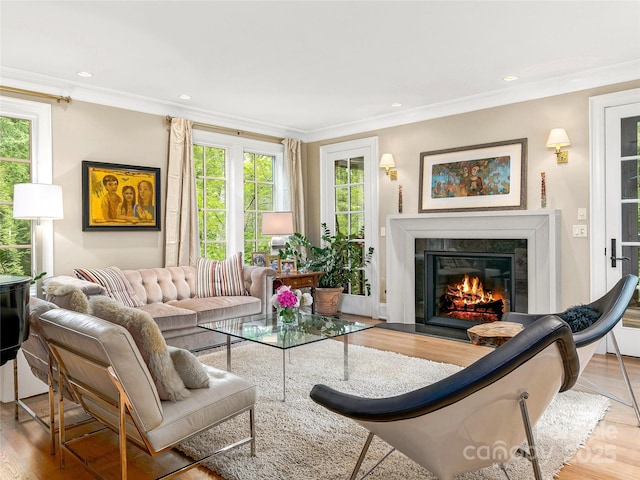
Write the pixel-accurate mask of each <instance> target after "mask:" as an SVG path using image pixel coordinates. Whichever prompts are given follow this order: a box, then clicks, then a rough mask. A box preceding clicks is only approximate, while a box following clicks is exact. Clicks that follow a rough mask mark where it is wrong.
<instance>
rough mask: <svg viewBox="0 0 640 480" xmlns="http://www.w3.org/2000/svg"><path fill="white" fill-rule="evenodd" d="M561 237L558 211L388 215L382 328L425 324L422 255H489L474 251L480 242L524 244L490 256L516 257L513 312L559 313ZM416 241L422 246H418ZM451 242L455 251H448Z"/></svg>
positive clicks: (451, 249) (479, 249)
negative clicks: (384, 301)
mask: <svg viewBox="0 0 640 480" xmlns="http://www.w3.org/2000/svg"><path fill="white" fill-rule="evenodd" d="M560 231H561V228H560V211H559V210H551V209H550V210H505V211H487V212H477V211H476V212H443V213H429V214H402V215H389V216H387V228H386V242H387V250H386V255H387V258H386V266H387V271H386V283H385V290H386V294H387V296H386V303H385V304H384V307H383V308H384V309H383V310H382V311H381V316H382V317H383V318H386V319H387V323H404V324H413V325H418V324H417V323H416V322H419V321H422V322H424V318H425V314H424V308H425V301H424V280H425V273H424V268H425V267H424V252H425V251H426V250H431V251H432V250H436V251H438V250H439V251H444V252H446V251H457V252H463V251H464V252H467V253H468V252H482V253H489V252H488V251H486V250H484V249H482V248H478V247H477V246H475V245H473V242H472V240H473V239H484V242H485V243H487V244H488V243H489V241H491V242H494V244H495V242H501V241H505V240H511V241H518V242H524V243H523V244H522V248H520V247H518V248H517V250H516V249H515V248H514V250H513V251H511V252H507V251H506V250H505V249H504V248H503V246H501V245H498V249H497V250H493V252H494V253H514V254H515V266H514V272H515V273H514V277H515V289H516V291H517V293H516V297H515V299H514V300H513V303H512V305H511V308H512V310H513V311H516V312H528V313H546V312H554V311H559V310H560V307H561V305H560V304H561V302H560V299H561V291H560V290H561V282H560V263H561V262H560ZM446 239H448V240H446ZM418 240H422V241H424V242H425V243H423V244H420V243H418ZM452 241H456V242H458V245H453V244H452V243H451V242H452ZM463 246H464V247H465V248H464V249H463V248H462V247H463ZM494 246H495V245H494ZM525 255H526V256H525ZM416 260H418V261H416ZM521 291H522V293H521ZM525 291H526V293H524V292H525ZM420 317H422V320H419V319H420Z"/></svg>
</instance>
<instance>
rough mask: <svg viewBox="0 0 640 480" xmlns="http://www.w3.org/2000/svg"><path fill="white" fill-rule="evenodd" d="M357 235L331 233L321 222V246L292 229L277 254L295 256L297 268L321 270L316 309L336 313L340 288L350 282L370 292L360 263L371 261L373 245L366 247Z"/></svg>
mask: <svg viewBox="0 0 640 480" xmlns="http://www.w3.org/2000/svg"><path fill="white" fill-rule="evenodd" d="M357 238H361V237H356V236H355V235H345V234H343V233H341V232H338V233H337V234H335V235H332V234H331V232H330V231H329V229H328V228H327V225H326V224H325V223H323V224H322V237H321V240H322V241H321V246H316V245H313V244H312V243H311V242H310V241H309V239H308V238H307V237H305V236H304V235H301V234H300V233H294V234H293V235H292V236H291V237H289V240H288V241H287V242H286V244H285V246H284V248H283V249H282V250H280V258H283V259H285V258H295V259H296V261H297V265H298V268H299V269H306V270H308V271H312V272H323V273H324V274H323V275H322V276H321V277H320V279H319V280H318V288H316V291H315V294H316V298H315V311H316V312H317V313H320V314H322V315H335V314H336V313H337V311H338V304H339V301H340V298H341V294H342V291H343V290H344V289H345V287H347V285H349V284H352V285H357V286H359V287H360V288H361V290H362V291H366V294H367V295H368V294H369V293H370V291H371V285H370V284H369V281H368V280H367V278H366V276H365V274H364V270H362V267H364V266H365V265H367V264H369V263H370V262H371V258H372V256H373V247H369V249H368V250H367V251H365V249H364V246H363V244H362V242H359V241H357V240H356V239H357ZM325 296H326V297H327V298H326V299H325V298H324V297H325Z"/></svg>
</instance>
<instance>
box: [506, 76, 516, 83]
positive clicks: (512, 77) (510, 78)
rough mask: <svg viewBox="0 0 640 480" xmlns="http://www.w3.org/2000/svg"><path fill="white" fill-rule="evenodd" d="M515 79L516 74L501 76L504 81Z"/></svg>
mask: <svg viewBox="0 0 640 480" xmlns="http://www.w3.org/2000/svg"><path fill="white" fill-rule="evenodd" d="M517 79H518V76H517V75H508V76H506V77H504V78H503V80H504V81H505V82H513V81H514V80H517Z"/></svg>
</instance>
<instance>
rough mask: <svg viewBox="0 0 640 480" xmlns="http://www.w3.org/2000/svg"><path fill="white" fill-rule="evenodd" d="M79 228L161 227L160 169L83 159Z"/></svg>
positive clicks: (85, 229) (158, 228) (142, 228)
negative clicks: (80, 225)
mask: <svg viewBox="0 0 640 480" xmlns="http://www.w3.org/2000/svg"><path fill="white" fill-rule="evenodd" d="M82 230H83V231H88V230H160V169H159V168H153V167H139V166H133V165H120V164H115V163H99V162H89V161H87V160H85V161H83V162H82Z"/></svg>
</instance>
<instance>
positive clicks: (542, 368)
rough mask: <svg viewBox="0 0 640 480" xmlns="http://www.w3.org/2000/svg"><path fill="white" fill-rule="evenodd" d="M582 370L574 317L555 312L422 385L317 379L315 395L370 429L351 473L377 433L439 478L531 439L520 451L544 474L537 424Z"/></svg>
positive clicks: (497, 459) (496, 458) (498, 457)
mask: <svg viewBox="0 0 640 480" xmlns="http://www.w3.org/2000/svg"><path fill="white" fill-rule="evenodd" d="M578 370H579V362H578V356H577V354H576V350H575V346H574V342H573V335H572V334H571V329H570V327H569V325H567V324H566V323H565V322H564V321H562V320H561V319H560V318H558V317H557V316H553V315H549V316H546V317H543V318H541V319H539V320H538V321H537V322H535V324H533V325H532V326H531V327H530V328H527V329H525V330H523V331H522V332H521V333H519V334H518V335H516V336H515V337H514V338H512V339H511V340H509V341H508V342H507V343H505V344H504V345H503V346H501V347H499V348H497V349H496V350H494V351H493V352H491V353H490V354H488V355H486V356H485V357H483V358H481V359H480V360H478V361H476V362H475V363H473V364H472V365H470V366H468V367H467V368H465V369H464V370H461V371H460V372H458V373H456V374H454V375H451V376H450V377H447V378H445V379H443V380H440V381H439V382H436V383H434V384H432V385H429V386H426V387H423V388H420V389H418V390H414V391H411V392H408V393H405V394H403V395H398V396H395V397H389V398H362V397H358V396H354V395H350V394H346V393H342V392H339V391H336V390H334V389H332V388H330V387H327V386H325V385H315V386H314V387H313V389H312V390H311V394H310V395H311V398H312V399H313V400H314V401H316V402H317V403H319V404H320V405H323V406H324V407H326V408H328V409H329V410H331V411H333V412H335V413H338V414H340V415H344V416H345V417H348V418H351V419H353V420H354V421H355V422H357V423H359V424H360V425H362V426H363V427H365V428H366V429H367V430H369V432H370V433H369V436H368V437H367V440H366V442H365V445H364V447H363V449H362V452H361V454H360V457H359V459H358V461H357V463H356V466H355V468H354V470H353V472H352V474H351V477H350V478H351V479H352V480H353V479H355V478H356V477H357V474H358V472H359V470H360V467H361V465H362V462H363V460H364V458H365V456H366V453H367V450H368V448H369V445H370V443H371V440H372V439H373V437H374V436H375V435H377V436H378V437H380V438H381V439H382V440H384V441H385V442H387V443H388V444H389V445H391V446H392V447H393V448H392V450H391V451H393V450H394V449H397V450H399V451H400V452H402V453H404V454H405V455H407V456H408V457H409V458H411V459H412V460H414V461H415V462H417V463H419V464H420V465H422V466H423V467H425V468H426V469H428V470H429V471H431V472H432V473H434V474H435V475H437V476H438V478H440V479H449V478H451V477H452V476H454V475H457V474H459V473H463V472H468V471H473V470H477V469H479V468H482V467H486V466H489V465H492V464H495V463H498V464H502V462H505V461H507V460H509V458H510V457H509V456H510V455H511V454H512V453H513V452H516V451H517V450H518V447H519V446H520V445H522V443H523V441H524V440H525V439H526V440H527V443H528V451H527V452H521V453H522V454H523V455H524V456H525V457H527V458H529V459H530V460H531V462H532V466H533V471H534V475H535V478H536V479H537V480H540V479H541V478H542V474H541V471H540V466H539V463H538V454H537V451H536V445H535V442H534V438H533V433H532V427H533V426H534V425H535V423H536V422H537V421H538V419H539V418H540V416H541V415H542V413H543V412H544V411H545V409H546V408H547V406H548V405H549V404H550V403H551V401H552V400H553V399H554V397H555V395H556V394H557V393H558V392H562V391H565V390H568V389H570V388H571V387H572V386H573V384H574V382H575V381H576V378H577V377H578ZM477 452H483V454H482V455H477V454H475V453H477ZM505 452H506V453H507V455H506V456H507V457H509V458H505ZM389 453H391V452H389ZM389 453H388V454H387V455H385V456H384V457H383V458H382V460H384V458H386V457H387V456H388V455H389ZM382 460H380V461H379V462H378V463H376V464H375V465H374V467H373V468H376V467H377V466H378V465H379V464H380V462H382ZM373 468H372V469H370V470H369V471H368V472H367V473H365V474H364V476H367V475H368V474H369V473H370V472H371V470H373ZM503 468H504V467H503ZM361 478H363V477H361Z"/></svg>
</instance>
